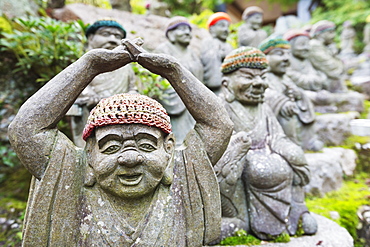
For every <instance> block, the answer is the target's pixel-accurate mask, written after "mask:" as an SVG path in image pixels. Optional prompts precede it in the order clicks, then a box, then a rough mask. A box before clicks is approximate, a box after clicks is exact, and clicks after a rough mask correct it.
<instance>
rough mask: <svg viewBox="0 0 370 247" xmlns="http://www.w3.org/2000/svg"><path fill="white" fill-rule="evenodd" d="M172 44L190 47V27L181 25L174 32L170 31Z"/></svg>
mask: <svg viewBox="0 0 370 247" xmlns="http://www.w3.org/2000/svg"><path fill="white" fill-rule="evenodd" d="M169 35H170V36H171V38H170V39H171V42H173V43H177V44H180V45H182V46H188V45H189V44H190V41H191V29H190V27H189V26H188V25H180V26H178V27H176V28H175V29H174V30H171V31H169Z"/></svg>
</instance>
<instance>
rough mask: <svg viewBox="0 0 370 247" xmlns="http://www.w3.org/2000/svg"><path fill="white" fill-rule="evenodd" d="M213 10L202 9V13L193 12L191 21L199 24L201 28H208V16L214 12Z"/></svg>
mask: <svg viewBox="0 0 370 247" xmlns="http://www.w3.org/2000/svg"><path fill="white" fill-rule="evenodd" d="M213 13H214V12H213V11H212V10H209V9H206V10H204V11H202V12H201V13H200V14H193V15H191V16H190V17H189V18H188V20H189V22H190V23H193V24H194V25H197V26H198V27H200V28H204V29H207V21H208V18H209V17H210V16H211V15H212V14H213Z"/></svg>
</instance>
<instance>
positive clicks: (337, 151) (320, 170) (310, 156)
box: [305, 148, 357, 196]
mask: <svg viewBox="0 0 370 247" xmlns="http://www.w3.org/2000/svg"><path fill="white" fill-rule="evenodd" d="M305 156H306V159H307V162H308V165H309V168H310V171H311V180H310V183H309V184H307V185H306V186H305V191H306V192H307V193H311V194H314V195H316V196H322V195H324V194H325V193H326V192H329V191H333V190H337V189H339V188H340V187H341V186H342V182H343V175H344V174H345V175H352V174H353V171H354V169H355V167H356V162H355V161H356V158H357V156H356V153H355V152H354V151H353V150H351V149H344V148H324V149H323V152H322V153H307V154H306V155H305Z"/></svg>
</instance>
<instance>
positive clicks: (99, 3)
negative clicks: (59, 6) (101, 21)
mask: <svg viewBox="0 0 370 247" xmlns="http://www.w3.org/2000/svg"><path fill="white" fill-rule="evenodd" d="M71 3H84V4H89V5H93V6H95V7H99V8H102V9H112V5H111V4H110V1H109V0H66V4H71Z"/></svg>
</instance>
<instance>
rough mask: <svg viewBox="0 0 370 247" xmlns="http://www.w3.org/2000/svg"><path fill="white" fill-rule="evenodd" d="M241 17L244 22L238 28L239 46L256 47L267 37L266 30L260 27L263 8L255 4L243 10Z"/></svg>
mask: <svg viewBox="0 0 370 247" xmlns="http://www.w3.org/2000/svg"><path fill="white" fill-rule="evenodd" d="M242 19H243V21H244V23H243V24H242V25H241V26H240V27H239V29H238V43H239V46H253V47H258V45H259V44H260V43H261V41H262V40H265V39H266V38H267V33H266V31H265V30H263V29H261V25H262V22H263V10H262V9H261V8H260V7H257V6H251V7H248V8H246V9H245V10H244V12H243V15H242Z"/></svg>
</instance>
